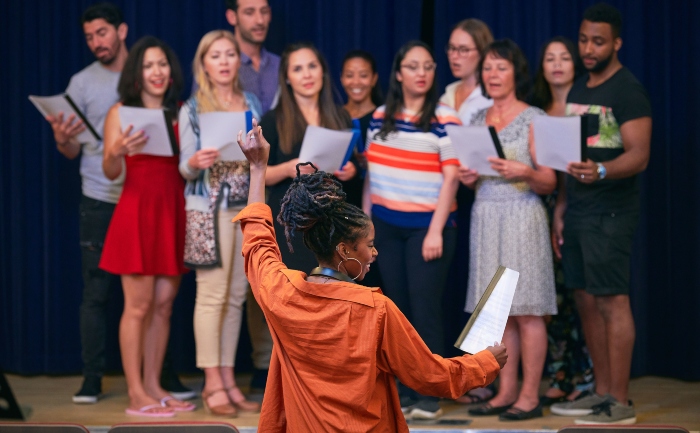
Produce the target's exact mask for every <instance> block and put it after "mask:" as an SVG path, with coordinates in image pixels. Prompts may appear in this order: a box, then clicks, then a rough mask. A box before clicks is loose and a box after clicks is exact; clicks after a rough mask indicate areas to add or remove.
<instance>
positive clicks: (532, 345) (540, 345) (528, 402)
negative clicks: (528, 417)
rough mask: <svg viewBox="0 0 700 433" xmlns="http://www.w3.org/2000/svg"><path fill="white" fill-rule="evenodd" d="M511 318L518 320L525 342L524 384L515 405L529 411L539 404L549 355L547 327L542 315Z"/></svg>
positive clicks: (523, 352)
mask: <svg viewBox="0 0 700 433" xmlns="http://www.w3.org/2000/svg"><path fill="white" fill-rule="evenodd" d="M510 319H515V320H516V321H517V323H518V330H519V331H520V332H519V336H520V341H521V342H523V343H524V344H522V345H521V348H520V358H521V359H522V366H523V385H522V388H521V389H520V394H519V395H518V400H517V401H516V402H515V404H514V407H517V408H518V409H521V410H524V411H526V412H529V411H531V410H533V409H534V408H536V407H537V405H539V397H538V392H539V387H540V380H541V379H542V370H543V369H544V361H545V358H546V356H547V328H546V326H545V324H544V319H543V318H542V317H541V316H514V317H511V318H510ZM510 319H509V320H510ZM506 347H508V346H506ZM508 351H509V352H510V348H508ZM509 361H510V357H509Z"/></svg>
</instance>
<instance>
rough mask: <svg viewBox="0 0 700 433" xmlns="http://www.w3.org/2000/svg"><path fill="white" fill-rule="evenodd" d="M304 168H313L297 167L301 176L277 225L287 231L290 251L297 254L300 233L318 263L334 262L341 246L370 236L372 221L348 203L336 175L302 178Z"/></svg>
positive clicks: (285, 196)
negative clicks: (296, 237) (296, 238)
mask: <svg viewBox="0 0 700 433" xmlns="http://www.w3.org/2000/svg"><path fill="white" fill-rule="evenodd" d="M302 165H311V166H312V167H313V164H311V163H310V162H307V163H299V164H297V176H296V177H295V178H294V182H293V183H292V185H290V187H289V189H288V190H287V192H286V194H285V195H284V198H282V202H281V205H282V206H281V209H280V213H279V215H277V221H278V222H279V223H280V224H281V225H282V227H284V235H285V237H286V239H287V246H288V247H289V251H292V252H294V249H293V248H292V237H293V236H294V232H295V231H299V232H302V233H303V236H304V245H306V247H307V248H308V249H310V250H311V252H313V253H314V255H315V256H316V259H318V260H319V261H330V260H331V259H332V258H333V255H334V252H335V246H336V245H338V243H340V242H341V241H344V242H348V243H354V242H355V241H357V240H358V239H360V238H361V237H362V236H367V234H368V233H369V232H368V229H369V225H370V219H369V217H368V216H367V214H365V213H364V212H362V210H361V209H360V208H358V207H357V206H354V205H351V204H350V203H348V202H346V201H345V192H343V187H342V186H341V184H340V182H338V180H336V178H335V177H333V175H331V174H330V173H326V172H323V171H318V170H316V172H315V173H312V174H304V175H302V174H300V172H299V166H302ZM314 168H315V167H314Z"/></svg>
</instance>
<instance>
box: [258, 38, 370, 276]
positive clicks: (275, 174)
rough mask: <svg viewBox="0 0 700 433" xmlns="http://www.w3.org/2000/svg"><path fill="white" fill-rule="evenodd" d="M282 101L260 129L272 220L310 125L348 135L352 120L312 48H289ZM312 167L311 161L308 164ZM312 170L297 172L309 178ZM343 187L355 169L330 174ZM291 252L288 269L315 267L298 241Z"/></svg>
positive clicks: (286, 260)
mask: <svg viewBox="0 0 700 433" xmlns="http://www.w3.org/2000/svg"><path fill="white" fill-rule="evenodd" d="M279 80H280V98H279V103H278V104H277V107H275V109H274V110H271V111H269V112H268V113H267V114H266V115H265V116H263V118H262V120H261V122H260V126H262V128H263V130H264V131H265V135H266V138H267V141H268V142H269V143H270V160H269V165H268V168H267V172H266V174H265V185H266V186H267V188H268V198H267V201H268V204H269V205H270V208H271V209H272V215H273V216H274V217H275V218H276V217H277V215H278V214H279V211H280V201H281V200H282V197H284V194H285V192H286V191H287V188H289V186H290V185H291V184H292V179H293V178H294V177H296V175H297V172H296V170H297V169H296V165H297V164H298V163H299V162H306V161H299V158H298V157H299V151H300V150H301V142H302V140H303V139H304V133H305V132H306V127H307V126H308V125H316V126H322V127H324V128H329V129H336V130H340V129H347V128H350V127H351V126H352V123H351V120H350V116H349V115H348V113H347V112H346V111H345V110H344V109H343V108H342V107H340V106H338V105H336V104H335V101H334V100H333V85H332V84H331V78H330V73H329V71H328V64H327V63H326V60H325V59H324V58H323V56H322V55H321V53H320V52H319V51H318V50H317V49H316V47H314V46H313V45H311V44H308V43H299V44H293V45H290V46H289V47H287V49H286V50H285V51H284V53H282V58H281V61H280V74H279ZM311 162H313V161H311ZM311 171H313V169H312V168H311V167H310V166H304V167H302V168H301V172H302V174H303V173H310V172H311ZM333 174H334V175H335V176H336V177H337V178H338V179H339V180H341V181H343V182H347V181H350V180H351V179H353V178H354V177H355V176H356V175H357V168H356V166H355V164H354V162H352V160H351V161H350V162H348V163H347V164H346V165H345V166H344V167H343V169H342V170H338V171H336V172H335V173H333ZM275 233H276V236H277V243H278V244H279V245H285V244H286V243H287V241H286V239H285V237H284V230H283V229H282V227H281V226H280V225H279V223H278V222H277V221H275ZM292 247H293V250H294V252H293V253H290V251H289V249H288V248H282V258H283V261H284V263H285V264H286V265H287V266H288V267H289V268H290V269H296V270H300V271H305V272H307V271H309V270H310V269H311V268H313V267H314V266H316V264H317V262H316V260H315V258H314V256H313V254H311V253H310V252H309V250H308V249H307V248H305V247H304V244H303V242H302V239H301V236H295V237H293V238H292Z"/></svg>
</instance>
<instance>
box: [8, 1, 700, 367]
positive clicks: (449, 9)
mask: <svg viewBox="0 0 700 433" xmlns="http://www.w3.org/2000/svg"><path fill="white" fill-rule="evenodd" d="M91 3H93V2H91V1H85V0H76V1H67V0H62V1H55V2H45V1H40V0H25V1H22V2H1V3H0V58H1V59H2V61H3V66H2V68H0V100H1V101H3V102H4V103H3V104H1V105H0V107H1V108H0V110H1V111H0V119H1V120H0V149H2V158H0V240H1V246H0V367H2V368H3V369H5V370H8V371H13V372H17V373H23V374H39V373H68V372H77V371H80V369H81V361H80V340H79V336H78V306H79V304H80V299H81V289H82V281H81V276H80V249H79V246H78V203H79V200H80V177H79V174H78V162H77V161H68V160H66V159H65V158H64V157H63V156H61V155H60V154H59V153H58V152H57V151H56V150H55V148H54V147H55V144H54V142H53V137H52V134H51V129H50V127H49V126H48V124H47V123H46V122H45V121H44V120H42V119H41V116H40V115H39V113H38V112H37V111H36V110H35V109H34V108H33V106H32V105H31V104H30V103H29V102H28V101H27V95H29V94H39V95H51V94H56V93H59V92H62V91H63V90H64V89H65V87H66V86H67V84H68V80H69V78H70V76H71V75H72V74H74V73H75V72H77V71H78V70H80V69H82V68H83V67H85V66H86V65H87V64H89V63H90V62H92V61H93V56H92V54H91V53H90V52H89V51H88V49H87V47H86V45H85V40H84V37H83V34H82V31H81V28H80V25H79V21H78V19H79V16H80V14H81V12H82V11H83V10H84V9H85V8H86V7H87V6H88V5H89V4H91ZM115 3H116V4H118V5H119V6H120V7H122V9H123V10H124V13H125V19H126V22H127V23H128V24H129V37H128V39H127V42H128V44H132V43H133V42H134V41H135V40H136V39H138V37H140V36H142V35H145V34H153V35H155V36H158V37H160V38H162V39H164V40H165V41H166V42H167V43H169V44H170V45H171V46H172V47H173V48H174V50H175V51H176V52H177V53H178V55H179V57H180V62H181V64H182V66H183V69H184V72H185V75H186V78H187V79H188V80H190V79H191V71H190V65H191V59H192V57H193V55H194V51H195V49H196V46H197V43H198V41H199V39H200V37H201V36H202V35H203V34H204V33H205V32H207V31H209V30H213V29H217V28H230V27H229V26H228V24H227V23H226V21H225V18H224V9H225V6H224V2H223V0H207V1H206V2H202V1H195V0H189V1H188V0H171V1H163V0H149V1H147V2H137V1H135V0H118V1H115ZM592 3H593V1H591V0H586V1H583V0H572V1H567V2H562V1H557V0H528V1H525V2H523V1H518V0H495V1H490V2H487V1H482V2H477V1H463V0H404V1H401V2H399V1H396V0H386V1H382V2H375V1H368V0H353V1H337V2H329V1H326V0H315V1H313V0H294V1H291V0H270V5H271V7H272V11H273V21H272V25H271V29H270V33H269V36H268V42H267V44H266V46H267V48H268V49H269V50H270V51H272V52H276V53H280V52H281V51H282V50H283V49H284V46H285V45H286V44H287V43H290V42H295V41H300V40H307V41H311V42H313V43H315V44H316V45H317V46H318V47H319V48H320V50H321V51H322V52H323V53H324V55H325V56H326V57H327V59H328V62H329V65H330V69H331V72H332V74H333V77H334V80H335V82H336V85H337V84H338V76H339V73H340V71H339V68H340V61H341V59H342V57H343V55H344V53H345V52H346V51H347V50H349V49H352V48H363V49H366V50H368V51H370V52H372V53H373V54H374V55H375V56H376V58H377V62H378V69H379V74H380V83H381V84H382V86H383V88H384V89H385V90H386V84H387V82H388V77H389V71H390V68H391V60H392V58H393V55H394V53H395V51H396V49H397V48H398V47H399V46H401V45H402V44H403V43H404V42H406V41H408V40H409V39H416V38H419V37H420V36H421V34H423V35H433V41H434V46H435V53H436V59H437V61H438V79H439V83H440V86H441V89H442V88H444V86H445V85H446V84H447V83H449V82H451V81H453V79H452V77H451V75H450V72H449V67H448V65H447V61H446V56H445V55H444V52H443V47H444V46H445V44H446V42H447V40H448V37H449V29H450V28H451V26H452V25H454V24H455V23H456V22H457V21H459V20H461V19H463V18H467V17H477V18H480V19H482V20H484V21H485V22H487V23H488V24H489V26H491V28H492V29H493V31H494V34H495V36H496V38H502V37H510V38H512V39H513V40H515V41H516V42H517V43H518V44H520V46H521V47H522V48H523V50H524V51H525V53H526V55H527V57H528V59H529V60H530V62H531V67H532V66H534V63H535V62H536V61H537V55H538V51H539V47H540V45H541V44H542V43H543V42H544V41H545V40H546V39H548V38H550V37H551V36H554V35H559V34H561V35H564V36H568V37H570V38H572V39H574V40H575V39H576V36H577V31H578V28H579V25H580V21H581V16H582V14H583V10H584V9H585V8H586V7H587V6H589V5H590V4H592ZM610 3H612V4H614V5H616V6H617V7H619V8H620V10H621V11H622V13H623V17H624V21H625V24H624V28H623V33H622V37H623V40H624V44H623V47H622V50H621V52H620V58H621V60H622V62H623V63H624V64H625V65H626V66H628V67H629V68H630V69H631V70H632V72H633V73H634V74H635V75H636V76H637V77H638V78H639V79H640V80H641V81H642V83H643V84H644V85H645V87H646V88H647V90H648V91H649V94H650V97H651V100H652V103H653V109H654V132H653V141H652V152H651V155H652V158H651V162H650V165H649V168H648V169H647V171H646V172H645V174H644V175H643V177H642V180H643V186H644V189H643V195H642V216H641V222H640V228H639V231H638V236H637V240H636V244H635V253H634V256H633V275H632V277H633V278H632V286H633V287H632V304H633V310H634V314H635V319H636V325H637V344H636V347H635V358H634V365H633V368H634V373H635V374H658V375H665V376H672V377H677V378H683V379H693V380H697V379H700V369H698V368H697V367H692V366H693V365H694V363H693V362H692V360H693V359H698V358H699V357H700V337H698V335H700V333H699V332H698V331H700V319H699V318H698V315H697V314H695V310H696V309H697V306H698V305H700V284H698V283H697V279H696V278H694V275H693V271H694V270H696V269H699V268H700V251H699V250H700V248H698V244H700V233H699V231H698V224H697V222H698V215H699V213H698V211H699V210H698V199H699V198H700V191H699V187H700V179H699V178H698V177H699V175H698V167H699V166H700V164H699V163H698V158H699V157H700V154H699V153H700V152H699V150H698V149H700V139H699V138H698V135H697V134H694V133H692V129H691V128H693V120H692V119H697V118H698V117H699V116H700V113H698V107H697V104H694V101H693V100H692V99H691V98H692V96H695V95H700V89H699V88H698V84H697V83H698V81H697V78H696V77H697V76H700V64H699V63H700V60H699V59H698V57H697V56H696V55H694V53H693V52H692V47H697V46H700V29H698V28H697V26H691V24H694V23H693V22H692V21H691V19H692V18H693V17H697V16H700V5H698V4H697V3H696V2H694V1H693V0H678V1H676V2H672V3H668V2H653V1H651V0H615V1H610ZM427 8H434V10H433V11H432V12H434V23H432V28H426V23H425V22H423V20H422V13H423V11H425V10H427ZM427 24H428V25H430V24H431V23H427ZM531 69H534V68H531ZM186 88H188V89H189V86H186ZM341 94H342V91H341ZM186 96H187V95H186V94H183V98H184V97H186ZM458 257H459V258H461V259H462V260H464V258H465V257H466V256H465V255H464V252H463V253H462V255H458ZM457 265H459V263H457ZM455 268H459V269H458V270H457V271H456V272H455V273H454V275H453V280H454V282H455V284H453V286H452V288H451V293H448V297H451V298H450V299H451V300H452V301H453V302H448V303H446V305H448V306H449V308H448V309H446V312H445V316H446V320H448V321H450V323H454V327H456V328H459V327H461V326H462V324H463V323H464V320H463V316H462V313H461V306H462V305H463V299H464V291H465V290H466V279H465V275H466V274H465V273H464V272H465V270H466V267H465V266H464V264H463V263H462V264H461V266H455ZM460 298H461V301H460V300H459V299H460ZM455 299H457V300H456V301H454V300H455ZM193 302H194V282H193V278H192V274H189V275H187V276H186V277H185V278H184V279H183V285H182V287H181V292H180V294H179V295H178V298H177V300H176V303H175V309H174V313H173V333H174V334H175V335H176V336H175V338H173V339H172V345H173V349H174V350H173V355H174V358H175V359H174V362H175V365H176V367H177V368H178V369H179V370H193V369H194V343H193V334H192V310H193ZM120 313H121V294H120V293H119V290H116V289H115V291H114V307H113V308H112V310H111V311H110V344H109V345H108V368H109V369H118V368H119V358H118V353H119V352H118V345H117V340H116V323H117V320H118V318H119V315H120ZM452 342H453V341H450V342H449V343H450V344H451V343H452ZM241 356H243V357H246V358H247V357H248V354H247V353H244V354H242V355H241V354H240V353H239V359H240V357H241Z"/></svg>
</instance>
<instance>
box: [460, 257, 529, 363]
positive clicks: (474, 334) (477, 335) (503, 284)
mask: <svg viewBox="0 0 700 433" xmlns="http://www.w3.org/2000/svg"><path fill="white" fill-rule="evenodd" d="M519 277H520V273H519V272H517V271H514V270H512V269H509V268H506V269H505V271H504V272H503V275H501V278H500V279H499V280H498V283H496V287H494V289H493V291H492V292H491V296H489V298H488V299H487V300H486V303H485V304H484V306H483V308H482V309H481V311H480V312H479V314H478V315H477V317H476V320H475V321H474V323H473V324H472V327H471V329H470V330H469V333H468V334H467V336H466V338H465V339H464V341H463V342H462V344H461V345H460V346H459V348H460V349H462V350H463V351H465V352H467V353H471V354H474V353H477V352H480V351H482V350H484V349H486V348H487V347H489V346H493V343H494V342H499V343H500V342H501V340H503V332H504V331H505V329H506V322H507V321H508V315H509V314H510V306H511V304H512V303H513V295H515V287H516V286H517V285H518V278H519Z"/></svg>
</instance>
